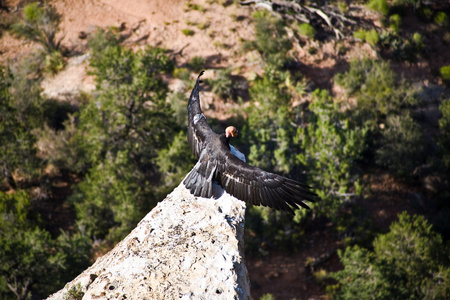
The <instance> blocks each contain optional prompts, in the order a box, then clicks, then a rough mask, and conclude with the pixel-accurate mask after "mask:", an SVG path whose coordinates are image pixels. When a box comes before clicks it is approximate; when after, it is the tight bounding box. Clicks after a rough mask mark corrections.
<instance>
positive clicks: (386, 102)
mask: <svg viewBox="0 0 450 300" xmlns="http://www.w3.org/2000/svg"><path fill="white" fill-rule="evenodd" d="M335 81H336V83H337V84H339V85H341V86H343V87H344V88H345V89H346V91H347V93H348V94H349V95H352V96H356V98H357V107H356V109H355V110H354V112H353V114H352V117H353V118H355V120H356V121H357V123H359V124H367V125H369V126H370V127H371V129H376V128H378V124H379V123H380V122H383V121H384V119H385V117H386V116H387V115H389V114H398V113H399V112H401V111H402V110H404V109H406V108H408V107H411V106H412V105H414V104H416V103H417V100H416V98H415V97H414V94H413V93H414V89H411V88H410V87H409V86H408V84H407V83H405V82H400V81H399V80H398V79H397V75H396V74H395V73H394V72H393V71H392V70H391V69H390V65H389V63H388V62H379V61H375V60H369V59H364V60H361V61H360V60H356V61H352V62H350V69H349V70H348V71H347V72H345V73H339V74H337V75H336V76H335Z"/></svg>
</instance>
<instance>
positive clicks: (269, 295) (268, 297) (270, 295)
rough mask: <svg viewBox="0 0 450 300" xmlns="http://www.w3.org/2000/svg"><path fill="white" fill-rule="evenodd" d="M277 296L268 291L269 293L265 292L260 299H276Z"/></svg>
mask: <svg viewBox="0 0 450 300" xmlns="http://www.w3.org/2000/svg"><path fill="white" fill-rule="evenodd" d="M275 299H276V298H275V296H274V295H272V294H270V293H268V294H264V295H262V296H261V298H259V300H275Z"/></svg>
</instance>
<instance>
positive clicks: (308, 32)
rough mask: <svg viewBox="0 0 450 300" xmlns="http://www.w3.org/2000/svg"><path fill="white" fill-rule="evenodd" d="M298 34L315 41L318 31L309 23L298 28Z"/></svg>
mask: <svg viewBox="0 0 450 300" xmlns="http://www.w3.org/2000/svg"><path fill="white" fill-rule="evenodd" d="M298 33H299V34H300V35H303V36H306V37H308V38H310V39H313V38H314V36H315V35H316V30H315V29H314V27H313V26H311V25H310V24H308V23H302V24H300V25H299V26H298Z"/></svg>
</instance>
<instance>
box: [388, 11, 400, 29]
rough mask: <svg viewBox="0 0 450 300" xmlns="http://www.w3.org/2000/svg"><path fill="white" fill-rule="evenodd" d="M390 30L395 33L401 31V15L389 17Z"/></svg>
mask: <svg viewBox="0 0 450 300" xmlns="http://www.w3.org/2000/svg"><path fill="white" fill-rule="evenodd" d="M389 23H390V24H389V28H390V29H391V30H393V31H394V32H399V31H400V25H401V23H402V17H401V16H400V15H399V14H394V15H392V16H390V17H389Z"/></svg>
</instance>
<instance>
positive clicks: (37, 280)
mask: <svg viewBox="0 0 450 300" xmlns="http://www.w3.org/2000/svg"><path fill="white" fill-rule="evenodd" d="M39 223H40V222H39V218H38V216H36V215H33V213H32V211H31V202H30V199H29V197H28V194H27V193H26V192H25V191H23V190H19V191H17V192H15V193H12V194H7V193H3V192H0V295H2V296H3V298H5V299H6V298H11V297H12V295H15V297H16V298H17V299H19V300H20V299H29V298H30V295H31V291H35V293H37V294H39V295H40V296H41V297H43V296H47V295H48V294H49V293H50V292H53V291H55V288H58V287H60V286H61V282H60V281H58V279H57V278H58V276H59V274H62V273H63V270H64V263H65V260H66V254H64V252H62V251H60V249H59V247H58V245H57V243H56V241H55V240H53V239H52V238H51V236H50V234H49V233H48V232H47V231H46V230H44V229H41V228H39V227H38V226H37V225H38V224H39ZM44 274H45V275H44Z"/></svg>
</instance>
